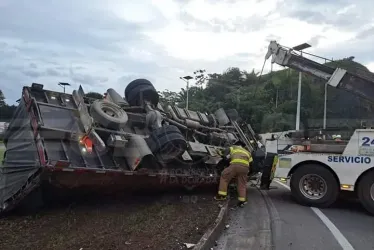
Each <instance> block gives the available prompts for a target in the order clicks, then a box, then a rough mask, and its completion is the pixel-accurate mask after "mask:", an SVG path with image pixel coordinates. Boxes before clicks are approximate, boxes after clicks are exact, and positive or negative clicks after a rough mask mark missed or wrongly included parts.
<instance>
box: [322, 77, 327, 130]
mask: <svg viewBox="0 0 374 250" xmlns="http://www.w3.org/2000/svg"><path fill="white" fill-rule="evenodd" d="M326 116H327V82H326V83H325V103H324V106H323V129H326Z"/></svg>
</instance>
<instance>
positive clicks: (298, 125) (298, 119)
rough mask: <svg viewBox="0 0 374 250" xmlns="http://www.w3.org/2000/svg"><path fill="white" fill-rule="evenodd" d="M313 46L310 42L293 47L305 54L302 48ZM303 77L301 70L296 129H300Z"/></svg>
mask: <svg viewBox="0 0 374 250" xmlns="http://www.w3.org/2000/svg"><path fill="white" fill-rule="evenodd" d="M310 47H312V46H311V45H310V44H308V43H303V44H300V45H297V46H295V47H293V48H292V49H294V50H297V51H300V53H301V56H303V52H302V50H304V49H307V48H310ZM301 79H302V72H301V71H300V72H299V86H298V90H297V109H296V128H295V129H296V130H300V103H301Z"/></svg>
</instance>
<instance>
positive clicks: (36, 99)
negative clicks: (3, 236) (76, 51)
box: [0, 79, 265, 213]
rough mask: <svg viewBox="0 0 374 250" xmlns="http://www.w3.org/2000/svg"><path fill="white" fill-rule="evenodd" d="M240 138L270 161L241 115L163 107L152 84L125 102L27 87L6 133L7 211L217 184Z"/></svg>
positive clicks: (3, 208)
mask: <svg viewBox="0 0 374 250" xmlns="http://www.w3.org/2000/svg"><path fill="white" fill-rule="evenodd" d="M237 140H241V141H242V142H244V143H245V144H246V148H247V149H248V150H249V151H251V152H252V155H253V158H254V162H256V161H257V162H261V161H263V159H264V156H265V154H264V153H263V151H262V150H261V149H259V147H258V145H257V141H256V140H255V134H254V132H253V130H252V128H251V126H250V125H249V124H243V123H242V122H241V121H240V117H239V114H238V112H237V111H236V110H224V109H222V108H220V109H218V110H217V111H216V112H214V113H209V114H208V113H205V112H199V111H193V110H188V109H185V108H181V107H178V106H176V105H167V104H165V103H160V102H159V95H158V92H157V91H156V89H155V88H154V86H153V84H152V83H151V82H150V81H148V80H147V79H136V80H134V81H132V82H130V83H129V84H128V85H127V87H126V89H125V91H124V97H122V96H121V95H120V94H119V93H118V92H116V91H115V90H114V89H112V88H109V89H108V90H107V91H106V93H105V94H104V97H103V98H102V99H93V98H89V97H88V96H86V94H85V93H84V91H83V88H82V87H81V86H80V87H79V89H78V90H74V91H73V92H72V94H67V93H61V92H56V91H51V90H47V89H44V86H43V85H42V84H39V83H33V84H32V85H31V86H24V87H23V89H22V98H21V99H20V102H19V105H18V107H17V109H16V111H15V114H14V117H13V119H12V120H11V122H10V123H9V126H8V129H7V130H6V133H5V135H4V144H5V146H6V151H5V153H4V159H3V162H2V165H1V167H0V171H1V172H0V213H1V212H7V211H10V210H12V209H13V208H15V207H17V206H22V207H25V208H27V209H28V208H30V209H34V207H33V206H36V207H39V206H41V205H42V204H43V200H45V197H48V195H47V194H49V195H51V196H54V195H57V194H56V193H54V192H56V191H55V190H57V189H59V190H60V189H68V190H83V189H85V190H88V191H89V192H91V193H93V192H95V191H94V190H95V189H96V188H98V189H103V190H104V189H108V190H111V191H115V190H119V191H126V190H130V189H131V190H135V192H136V190H138V189H143V188H145V189H163V188H165V189H169V190H170V189H173V188H175V187H178V186H179V187H180V186H183V187H186V188H188V189H191V188H195V187H198V186H204V185H217V184H218V180H219V177H220V172H221V171H222V169H223V167H224V164H225V162H224V161H223V160H222V158H221V157H220V156H219V155H218V154H217V150H218V149H222V148H223V147H225V146H228V145H231V144H232V143H233V142H234V141H237ZM256 165H258V166H261V164H256ZM256 171H257V172H258V171H260V170H258V169H256V168H254V169H253V171H252V173H253V172H256ZM37 201H40V202H37Z"/></svg>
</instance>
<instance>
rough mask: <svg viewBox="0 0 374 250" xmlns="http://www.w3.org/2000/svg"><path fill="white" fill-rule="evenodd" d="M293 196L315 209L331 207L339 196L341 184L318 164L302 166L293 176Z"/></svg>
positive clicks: (291, 184)
mask: <svg viewBox="0 0 374 250" xmlns="http://www.w3.org/2000/svg"><path fill="white" fill-rule="evenodd" d="M290 187H291V193H292V196H293V197H294V198H295V199H296V200H297V201H298V202H299V203H300V204H303V205H306V206H313V207H329V206H330V205H331V204H333V203H334V202H335V201H336V199H337V198H338V195H339V183H338V181H337V180H336V179H335V176H334V175H333V173H332V172H331V171H330V170H328V169H327V168H324V167H323V166H320V165H318V164H308V165H303V166H300V167H299V168H297V169H296V171H295V172H294V173H293V174H292V176H291V183H290Z"/></svg>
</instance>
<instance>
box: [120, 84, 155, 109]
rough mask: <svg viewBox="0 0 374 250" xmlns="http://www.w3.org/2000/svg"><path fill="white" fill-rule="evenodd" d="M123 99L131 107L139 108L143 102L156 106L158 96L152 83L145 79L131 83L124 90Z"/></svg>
mask: <svg viewBox="0 0 374 250" xmlns="http://www.w3.org/2000/svg"><path fill="white" fill-rule="evenodd" d="M125 97H126V100H127V102H128V103H129V104H130V105H131V106H141V105H142V102H143V100H147V101H149V102H151V103H152V104H153V105H155V106H157V104H158V101H159V95H158V93H157V90H156V89H155V87H154V86H153V85H152V83H151V82H150V81H148V80H146V79H137V80H135V81H132V82H131V83H130V84H129V85H128V86H127V88H126V90H125Z"/></svg>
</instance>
